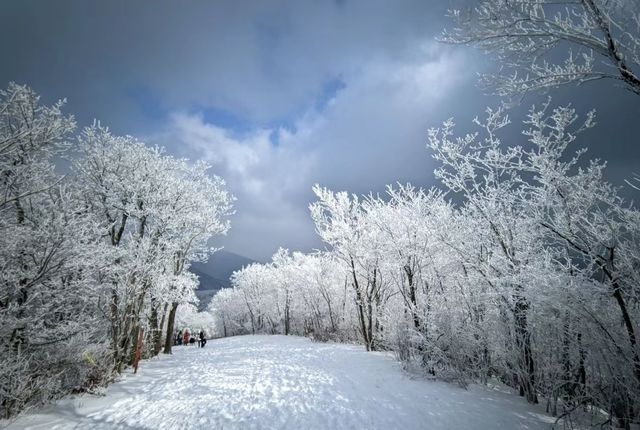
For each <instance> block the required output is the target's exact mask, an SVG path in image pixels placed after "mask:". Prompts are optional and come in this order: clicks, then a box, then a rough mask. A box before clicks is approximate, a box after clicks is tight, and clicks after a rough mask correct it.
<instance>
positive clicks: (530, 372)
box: [514, 286, 538, 403]
mask: <svg viewBox="0 0 640 430" xmlns="http://www.w3.org/2000/svg"><path fill="white" fill-rule="evenodd" d="M521 289H522V287H520V286H517V287H516V290H517V291H518V290H521ZM528 310H529V303H528V302H527V300H526V299H525V298H524V297H522V296H521V295H520V294H519V291H518V292H517V293H516V303H515V308H514V320H515V335H516V345H517V347H518V355H519V358H518V361H519V363H518V364H519V368H520V371H519V379H520V395H521V396H524V397H526V399H527V401H528V402H529V403H538V395H537V393H536V380H535V363H534V361H533V353H532V350H531V333H530V332H529V326H528V321H527V313H528Z"/></svg>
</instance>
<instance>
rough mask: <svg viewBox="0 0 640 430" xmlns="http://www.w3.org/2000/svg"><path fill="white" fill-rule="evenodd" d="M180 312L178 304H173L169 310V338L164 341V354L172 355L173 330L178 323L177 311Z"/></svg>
mask: <svg viewBox="0 0 640 430" xmlns="http://www.w3.org/2000/svg"><path fill="white" fill-rule="evenodd" d="M177 310H178V303H176V302H173V303H171V309H170V310H169V320H168V321H167V336H166V337H165V341H164V351H163V352H164V353H165V354H171V347H172V346H173V329H174V325H175V322H176V311H177Z"/></svg>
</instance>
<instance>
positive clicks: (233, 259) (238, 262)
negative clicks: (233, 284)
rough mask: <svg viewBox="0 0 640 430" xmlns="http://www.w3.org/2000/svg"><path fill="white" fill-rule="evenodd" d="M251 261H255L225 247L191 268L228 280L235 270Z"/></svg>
mask: <svg viewBox="0 0 640 430" xmlns="http://www.w3.org/2000/svg"><path fill="white" fill-rule="evenodd" d="M251 263H255V261H254V260H252V259H250V258H247V257H243V256H242V255H238V254H234V253H233V252H228V251H225V250H224V249H223V250H221V251H218V252H216V253H215V254H213V255H212V256H211V257H209V260H208V261H207V262H206V263H193V265H192V266H191V268H192V269H194V270H197V271H198V272H200V273H204V274H206V275H209V276H211V277H212V278H215V279H220V280H223V281H228V280H229V277H230V276H231V274H232V273H233V272H235V271H236V270H239V269H242V267H244V266H248V265H249V264H251Z"/></svg>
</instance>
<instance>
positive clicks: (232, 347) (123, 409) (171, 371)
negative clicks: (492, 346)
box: [8, 336, 554, 430]
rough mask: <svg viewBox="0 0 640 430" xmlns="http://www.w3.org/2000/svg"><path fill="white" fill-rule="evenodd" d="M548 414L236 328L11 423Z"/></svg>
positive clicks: (460, 422)
mask: <svg viewBox="0 0 640 430" xmlns="http://www.w3.org/2000/svg"><path fill="white" fill-rule="evenodd" d="M553 421H554V420H553V418H551V417H549V416H546V415H544V413H543V412H542V411H541V409H540V408H537V407H534V406H531V405H528V404H527V403H526V402H525V401H524V400H523V399H521V398H519V397H516V396H513V395H511V394H506V393H501V392H497V391H493V390H489V389H485V388H482V387H477V386H476V387H471V388H470V389H469V390H464V389H461V388H459V387H457V386H455V385H451V384H446V383H441V382H433V381H425V380H421V379H411V378H410V377H408V376H407V375H406V374H405V373H403V372H402V371H401V369H400V367H399V365H398V364H397V363H396V362H395V361H394V359H393V357H391V356H388V355H385V354H381V353H366V352H364V351H363V349H362V348H361V347H357V346H349V345H339V344H319V343H313V342H311V341H309V340H308V339H304V338H299V337H291V336H290V337H285V336H240V337H233V338H227V339H220V340H215V341H210V342H209V343H208V344H207V346H206V347H205V348H203V349H199V348H197V347H195V346H193V347H192V346H189V347H176V348H175V351H174V354H173V355H172V356H161V357H160V358H159V359H155V360H151V361H145V362H142V363H141V368H140V371H139V373H138V375H132V374H126V375H125V376H123V378H122V380H121V381H120V382H118V383H116V384H113V385H112V386H110V387H109V390H108V392H107V395H106V396H105V397H94V396H79V397H75V398H70V399H66V400H63V401H60V402H58V403H57V404H56V405H54V406H52V407H49V408H47V409H43V410H40V411H37V412H34V413H30V414H27V415H25V416H22V417H21V418H20V419H18V420H17V421H16V422H14V423H12V424H11V425H10V426H9V427H8V428H10V429H34V430H35V429H47V430H48V429H89V428H91V429H141V430H142V429H145V430H146V429H207V430H208V429H304V430H309V429H430V430H437V429H548V428H550V427H551V423H553Z"/></svg>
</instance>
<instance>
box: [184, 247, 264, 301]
mask: <svg viewBox="0 0 640 430" xmlns="http://www.w3.org/2000/svg"><path fill="white" fill-rule="evenodd" d="M251 263H254V261H253V260H251V259H250V258H247V257H243V256H242V255H238V254H234V253H233V252H228V251H224V250H221V251H218V252H216V253H215V254H213V255H212V256H211V257H209V261H207V262H206V263H193V265H192V266H191V268H190V269H189V270H191V272H193V273H195V274H196V275H197V276H198V279H199V280H200V285H199V286H198V289H197V290H196V295H197V296H198V298H199V299H200V304H199V305H198V309H199V310H201V311H202V310H204V309H206V308H207V306H209V302H210V301H211V298H212V297H213V296H214V295H215V294H216V293H217V292H218V291H220V290H221V289H223V288H229V287H231V281H229V278H230V277H231V274H232V273H233V272H235V271H236V270H239V269H242V268H243V267H244V266H248V265H249V264H251Z"/></svg>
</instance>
